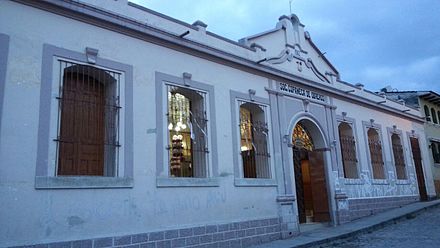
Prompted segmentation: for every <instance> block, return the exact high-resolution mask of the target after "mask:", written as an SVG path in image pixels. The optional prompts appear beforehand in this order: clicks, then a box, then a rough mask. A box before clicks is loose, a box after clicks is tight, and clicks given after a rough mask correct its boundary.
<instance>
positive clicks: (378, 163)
mask: <svg viewBox="0 0 440 248" xmlns="http://www.w3.org/2000/svg"><path fill="white" fill-rule="evenodd" d="M367 134H368V147H369V150H370V159H371V166H372V169H373V178H374V179H385V171H384V162H383V156H382V143H381V141H380V137H379V134H378V132H377V130H376V129H374V128H369V129H368V133H367Z"/></svg>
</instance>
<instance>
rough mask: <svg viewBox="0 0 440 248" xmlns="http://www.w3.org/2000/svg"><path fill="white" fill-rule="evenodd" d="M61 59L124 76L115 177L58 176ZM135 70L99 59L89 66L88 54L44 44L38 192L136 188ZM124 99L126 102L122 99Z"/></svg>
mask: <svg viewBox="0 0 440 248" xmlns="http://www.w3.org/2000/svg"><path fill="white" fill-rule="evenodd" d="M59 59H61V60H63V61H70V62H73V63H75V64H82V65H91V66H93V67H96V68H101V69H105V70H110V71H116V72H118V73H121V82H120V84H121V89H123V91H121V92H120V94H121V95H120V97H121V101H120V106H121V109H120V113H121V115H120V119H119V126H120V129H119V137H120V140H119V143H120V145H121V146H120V147H119V151H118V152H119V154H120V155H119V161H118V164H119V168H116V170H118V171H119V172H120V174H116V175H115V176H111V177H110V176H57V166H56V164H57V161H56V156H57V154H56V153H57V150H56V144H55V142H56V141H54V138H56V137H57V135H58V115H59V113H60V111H59V107H58V99H57V97H59V85H60V82H59V81H58V80H59V76H60V70H59V68H60V67H59ZM132 79H133V67H132V66H131V65H127V64H123V63H119V62H115V61H111V60H107V59H103V58H100V57H97V58H96V62H95V63H89V60H88V58H87V54H86V53H80V52H76V51H72V50H67V49H64V48H59V47H56V46H53V45H50V44H44V45H43V57H42V69H41V88H40V109H39V128H38V147H37V165H36V176H35V188H36V189H72V188H131V187H133V80H132ZM122 98H123V99H122Z"/></svg>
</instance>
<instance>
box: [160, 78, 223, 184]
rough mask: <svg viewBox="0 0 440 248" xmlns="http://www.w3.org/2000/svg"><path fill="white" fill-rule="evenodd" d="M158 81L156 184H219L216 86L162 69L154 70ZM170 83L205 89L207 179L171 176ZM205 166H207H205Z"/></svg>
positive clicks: (198, 89)
mask: <svg viewBox="0 0 440 248" xmlns="http://www.w3.org/2000/svg"><path fill="white" fill-rule="evenodd" d="M155 82H156V132H157V138H156V187H159V188H160V187H218V186H219V180H218V156H217V129H216V118H215V116H216V115H215V95H214V87H213V86H212V85H209V84H205V83H201V82H196V81H193V80H191V79H189V78H184V77H177V76H173V75H170V74H165V73H162V72H157V71H156V72H155ZM167 85H172V86H177V87H182V88H186V89H190V90H197V91H202V92H206V97H207V99H206V103H207V106H204V108H205V111H206V115H207V119H208V125H207V129H208V133H207V136H208V140H207V147H208V151H209V152H208V154H207V161H209V162H208V165H207V166H208V167H207V168H206V171H207V173H206V174H207V175H206V177H205V178H197V177H170V171H169V163H168V156H169V151H168V149H167V147H168V145H169V144H168V142H169V141H168V137H169V136H168V135H169V134H168V120H167V116H166V113H167V111H168V109H167V108H168V90H167ZM205 166H206V165H205Z"/></svg>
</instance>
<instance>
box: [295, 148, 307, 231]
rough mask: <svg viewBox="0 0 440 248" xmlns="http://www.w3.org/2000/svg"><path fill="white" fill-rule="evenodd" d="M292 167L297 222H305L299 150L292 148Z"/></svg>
mask: <svg viewBox="0 0 440 248" xmlns="http://www.w3.org/2000/svg"><path fill="white" fill-rule="evenodd" d="M293 167H294V173H295V187H296V202H297V205H298V217H299V223H305V222H306V208H305V204H304V188H303V186H304V184H303V180H302V171H301V151H300V150H298V149H295V148H294V149H293Z"/></svg>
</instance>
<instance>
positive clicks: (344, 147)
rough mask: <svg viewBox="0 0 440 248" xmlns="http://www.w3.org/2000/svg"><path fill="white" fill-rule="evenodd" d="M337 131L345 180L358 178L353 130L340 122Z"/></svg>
mask: <svg viewBox="0 0 440 248" xmlns="http://www.w3.org/2000/svg"><path fill="white" fill-rule="evenodd" d="M338 129H339V143H340V144H341V154H342V165H343V168H344V176H345V177H346V178H358V177H359V176H358V169H357V162H358V160H357V156H356V141H355V139H354V136H353V129H352V128H351V126H350V125H349V124H348V123H345V122H341V124H339V126H338Z"/></svg>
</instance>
